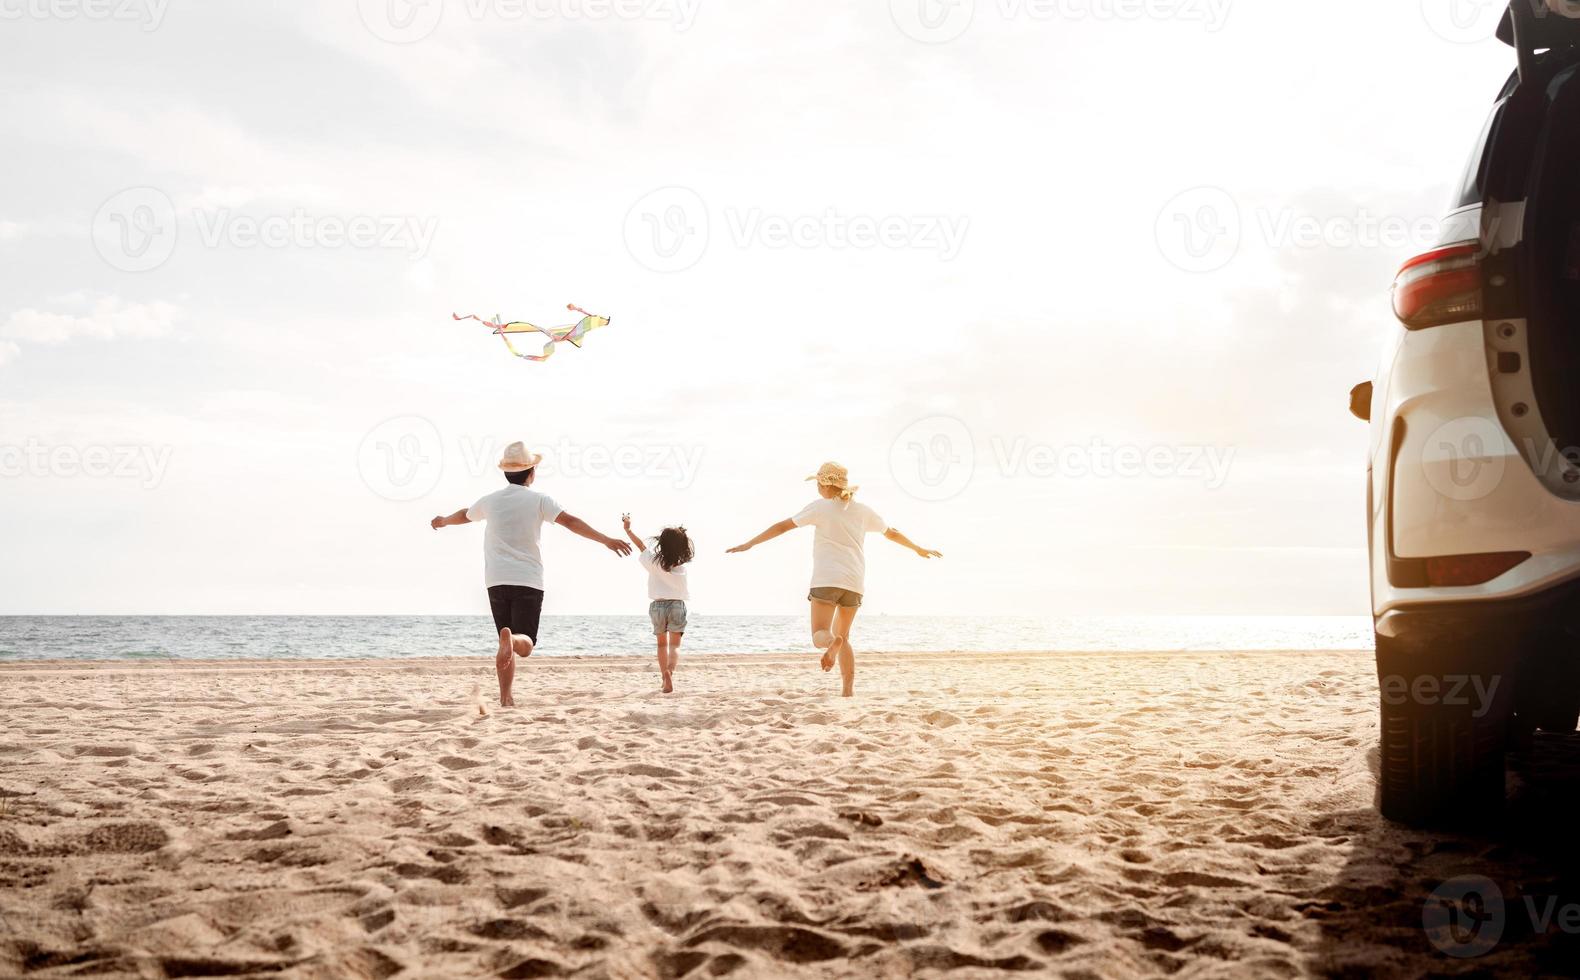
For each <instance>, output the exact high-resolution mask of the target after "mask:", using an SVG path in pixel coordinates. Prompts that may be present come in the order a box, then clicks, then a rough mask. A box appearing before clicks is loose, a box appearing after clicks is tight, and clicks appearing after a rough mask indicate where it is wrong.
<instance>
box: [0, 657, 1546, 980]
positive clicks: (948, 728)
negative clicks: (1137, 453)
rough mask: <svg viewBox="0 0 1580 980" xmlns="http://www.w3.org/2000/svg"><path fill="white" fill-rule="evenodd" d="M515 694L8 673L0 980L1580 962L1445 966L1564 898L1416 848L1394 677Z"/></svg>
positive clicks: (876, 683)
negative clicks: (1387, 731)
mask: <svg viewBox="0 0 1580 980" xmlns="http://www.w3.org/2000/svg"><path fill="white" fill-rule="evenodd" d="M491 666H492V665H491V663H490V662H489V661H488V660H487V659H486V658H479V660H478V661H476V662H457V661H454V660H443V661H399V662H391V661H367V662H289V663H262V662H254V663H244V664H235V663H230V664H201V663H181V664H175V663H141V664H130V663H126V662H115V663H103V664H95V665H87V666H85V665H83V664H80V663H78V664H53V665H50V664H45V665H38V664H30V665H26V666H21V665H17V666H12V667H6V668H0V715H3V717H4V727H3V731H0V792H3V794H4V795H3V799H0V975H6V976H12V975H22V974H29V975H31V974H37V975H79V974H81V975H86V974H92V975H95V976H117V975H124V976H142V977H165V976H169V977H176V976H183V977H184V976H210V975H245V974H251V973H255V974H270V975H276V976H281V975H283V976H300V977H340V976H366V977H388V976H395V975H404V976H435V977H438V976H463V975H488V976H502V977H554V976H570V975H575V976H585V977H606V976H607V977H680V976H692V977H716V976H738V977H782V976H811V977H832V976H877V977H904V976H912V975H928V976H942V975H949V976H961V977H971V976H988V975H996V974H1000V973H1010V972H1032V971H1036V972H1046V973H1050V974H1054V975H1063V976H1067V977H1127V976H1157V975H1163V974H1173V975H1178V976H1192V977H1194V976H1230V975H1259V976H1301V975H1332V974H1346V975H1393V974H1397V975H1408V974H1415V973H1419V972H1422V971H1427V970H1437V971H1443V972H1450V973H1452V972H1456V971H1462V970H1471V969H1494V970H1520V971H1522V972H1524V971H1528V970H1533V969H1540V968H1545V969H1549V970H1552V969H1559V968H1560V966H1559V964H1560V963H1562V962H1565V961H1563V960H1561V959H1556V957H1562V956H1563V955H1564V954H1567V953H1570V952H1572V948H1570V947H1572V940H1573V939H1574V938H1575V937H1574V936H1572V935H1558V936H1554V937H1546V936H1538V937H1535V938H1532V936H1530V935H1529V934H1528V933H1527V934H1519V931H1518V930H1514V929H1511V930H1510V935H1511V937H1512V938H1511V939H1510V940H1509V941H1507V942H1505V943H1504V944H1503V945H1501V946H1500V947H1499V948H1498V949H1496V950H1495V951H1493V952H1492V953H1491V954H1490V955H1488V956H1486V957H1484V958H1482V959H1479V960H1467V961H1461V960H1456V959H1452V958H1448V957H1445V956H1443V955H1442V954H1440V953H1438V952H1437V951H1436V950H1434V948H1433V947H1432V945H1431V943H1430V942H1429V941H1428V939H1427V936H1426V934H1425V932H1424V931H1423V929H1422V924H1421V923H1422V919H1421V910H1422V903H1423V901H1424V900H1425V898H1426V896H1427V895H1428V894H1429V893H1430V892H1431V890H1432V889H1433V888H1434V887H1436V886H1437V885H1438V884H1439V883H1440V882H1442V881H1444V880H1445V879H1449V878H1453V877H1455V876H1457V875H1463V874H1486V875H1489V876H1490V877H1493V878H1495V879H1497V880H1499V881H1500V882H1505V881H1514V882H1518V883H1519V884H1520V885H1521V886H1522V887H1525V888H1533V889H1538V890H1539V886H1540V885H1541V884H1542V883H1543V882H1550V881H1551V879H1552V878H1553V877H1554V874H1555V872H1554V871H1553V870H1552V869H1551V868H1546V869H1545V870H1542V869H1543V864H1542V860H1543V856H1542V855H1540V854H1536V853H1533V847H1532V845H1530V844H1529V842H1528V841H1525V842H1524V843H1515V844H1510V843H1507V842H1500V841H1497V840H1480V841H1478V840H1476V839H1471V838H1459V837H1451V836H1444V835H1439V834H1427V833H1419V832H1412V831H1405V830H1400V829H1396V828H1393V827H1390V826H1389V825H1387V824H1385V823H1384V822H1382V820H1381V819H1380V818H1379V817H1378V816H1377V815H1376V813H1375V811H1374V809H1373V806H1372V793H1373V785H1372V780H1373V777H1372V767H1373V766H1374V765H1375V750H1374V747H1373V743H1374V738H1375V728H1376V719H1375V711H1374V693H1375V683H1376V682H1375V679H1374V676H1373V668H1372V665H1371V659H1370V657H1369V656H1367V655H1366V654H1359V653H1318V652H1311V653H1247V654H1235V655H1223V654H1211V655H1206V654H1167V655H1164V654H1158V655H1148V654H1129V655H1113V654H1104V655H1057V654H1045V655H1027V654H1015V655H1007V654H1006V655H999V656H970V657H961V656H952V655H903V656H902V655H893V656H885V655H881V654H865V655H863V657H862V659H861V674H860V677H859V688H858V690H859V697H858V698H856V699H855V700H854V701H852V702H842V701H841V699H839V698H837V697H835V694H836V687H837V683H836V682H835V681H834V680H832V679H831V678H830V677H828V676H827V675H824V674H822V673H820V672H819V671H817V669H816V668H815V666H814V665H813V660H812V658H810V657H807V658H782V657H721V656H713V657H687V658H683V661H682V665H681V670H680V673H679V675H678V678H677V683H678V684H679V687H680V691H679V693H678V694H676V695H674V696H670V697H664V696H661V695H660V694H659V693H658V690H657V688H658V680H657V669H656V665H654V664H652V663H650V662H648V661H647V660H645V659H640V660H639V659H635V658H633V659H611V658H587V659H547V658H545V659H539V660H534V661H532V662H530V663H528V664H526V665H524V667H523V669H522V671H521V673H520V675H519V678H518V680H517V698H518V700H519V702H520V706H519V707H518V708H516V709H514V710H507V711H502V710H500V709H498V708H495V707H492V706H491V703H490V699H489V696H490V694H491V691H492V688H491V685H492V669H491ZM474 691H480V692H481V696H480V697H479V696H478V695H477V694H475V693H474ZM480 705H489V706H488V707H487V713H486V714H483V713H480V710H479V708H480ZM1546 859H1547V860H1550V859H1551V855H1547V856H1546ZM1554 887H1557V886H1554ZM1511 901H1512V899H1511ZM1566 943H1568V945H1566Z"/></svg>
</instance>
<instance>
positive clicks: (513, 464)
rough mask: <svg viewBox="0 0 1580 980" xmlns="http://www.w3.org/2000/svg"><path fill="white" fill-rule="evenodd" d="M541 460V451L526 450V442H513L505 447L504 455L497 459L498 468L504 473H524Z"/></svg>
mask: <svg viewBox="0 0 1580 980" xmlns="http://www.w3.org/2000/svg"><path fill="white" fill-rule="evenodd" d="M541 462H543V456H542V454H541V453H529V452H527V444H526V443H524V442H513V443H511V444H510V445H508V446H506V447H505V455H504V456H503V457H502V458H501V459H500V460H499V468H500V469H502V470H504V471H505V472H506V473H525V472H526V471H527V470H530V469H533V468H535V467H536V466H537V465H538V464H539V463H541Z"/></svg>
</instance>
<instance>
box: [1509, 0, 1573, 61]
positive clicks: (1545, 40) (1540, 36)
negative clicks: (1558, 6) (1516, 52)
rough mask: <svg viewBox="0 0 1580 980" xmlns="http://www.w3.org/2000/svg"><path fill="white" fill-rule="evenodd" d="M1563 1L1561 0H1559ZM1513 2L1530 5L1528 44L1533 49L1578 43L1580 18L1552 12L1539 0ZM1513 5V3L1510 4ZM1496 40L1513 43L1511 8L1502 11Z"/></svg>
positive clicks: (1560, 46)
mask: <svg viewBox="0 0 1580 980" xmlns="http://www.w3.org/2000/svg"><path fill="white" fill-rule="evenodd" d="M1560 2H1563V0H1560ZM1514 3H1528V4H1530V5H1531V8H1532V12H1533V13H1534V15H1535V16H1534V17H1532V19H1531V37H1530V42H1529V43H1530V45H1531V48H1532V49H1533V50H1537V51H1539V50H1541V49H1542V48H1567V47H1569V46H1571V45H1574V44H1576V43H1580V20H1576V19H1574V18H1571V17H1565V16H1563V15H1562V14H1558V13H1554V12H1553V10H1552V9H1551V7H1550V6H1549V5H1548V4H1544V3H1542V2H1541V0H1514ZM1510 7H1511V8H1512V7H1513V4H1510ZM1498 40H1500V41H1502V42H1503V43H1504V44H1507V45H1509V46H1511V47H1512V46H1513V45H1514V12H1513V10H1512V9H1510V10H1505V11H1504V12H1503V20H1502V21H1500V22H1499V24H1498Z"/></svg>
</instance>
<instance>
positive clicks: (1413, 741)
mask: <svg viewBox="0 0 1580 980" xmlns="http://www.w3.org/2000/svg"><path fill="white" fill-rule="evenodd" d="M1478 659H1479V658H1477V657H1475V656H1474V655H1472V654H1468V653H1466V652H1464V651H1456V650H1451V649H1441V648H1438V649H1429V650H1423V649H1419V648H1415V649H1405V648H1404V645H1403V644H1401V643H1399V642H1398V641H1396V640H1392V639H1389V638H1387V637H1383V636H1379V637H1378V638H1377V676H1378V682H1379V687H1380V691H1379V702H1380V704H1381V708H1382V753H1381V759H1380V764H1379V767H1378V774H1377V781H1378V806H1379V808H1380V809H1381V810H1382V814H1383V816H1385V817H1387V818H1388V819H1389V820H1394V821H1398V822H1401V823H1406V824H1411V825H1415V826H1420V825H1427V824H1467V823H1482V822H1485V821H1486V820H1487V819H1489V818H1494V817H1495V816H1496V815H1497V814H1498V813H1499V812H1500V811H1501V810H1502V807H1503V801H1504V755H1505V752H1506V751H1507V749H1508V740H1509V719H1510V710H1509V703H1510V700H1511V699H1510V694H1511V689H1512V687H1513V684H1512V683H1509V681H1511V678H1509V677H1507V676H1505V675H1504V674H1503V673H1502V672H1501V669H1500V668H1499V667H1498V663H1499V661H1498V659H1497V658H1489V659H1488V660H1484V661H1482V662H1481V663H1479V664H1478V663H1477V660H1478ZM1489 661H1490V662H1489ZM1470 677H1477V678H1480V679H1481V681H1482V686H1481V687H1480V688H1479V690H1481V691H1485V690H1488V689H1489V687H1490V686H1491V685H1492V684H1493V683H1494V682H1496V684H1497V686H1496V687H1495V688H1491V690H1492V691H1493V692H1495V693H1494V696H1493V697H1491V698H1485V699H1478V698H1477V697H1476V696H1475V692H1476V691H1477V690H1478V688H1476V687H1474V686H1472V685H1471V684H1470V683H1469V682H1468V681H1467V682H1464V683H1465V686H1464V687H1463V688H1462V689H1461V691H1460V693H1461V694H1462V695H1463V697H1449V696H1447V695H1444V694H1442V693H1441V692H1446V691H1452V690H1453V689H1454V687H1455V684H1456V683H1459V682H1458V679H1459V678H1470ZM1421 690H1425V691H1434V690H1435V691H1438V692H1440V693H1439V696H1437V697H1435V698H1434V697H1426V698H1420V697H1416V696H1413V695H1406V696H1402V697H1401V696H1400V692H1401V691H1405V692H1416V691H1421ZM1483 700H1487V701H1491V702H1492V703H1487V704H1484V703H1481V702H1482V701H1483ZM1462 702H1463V703H1462Z"/></svg>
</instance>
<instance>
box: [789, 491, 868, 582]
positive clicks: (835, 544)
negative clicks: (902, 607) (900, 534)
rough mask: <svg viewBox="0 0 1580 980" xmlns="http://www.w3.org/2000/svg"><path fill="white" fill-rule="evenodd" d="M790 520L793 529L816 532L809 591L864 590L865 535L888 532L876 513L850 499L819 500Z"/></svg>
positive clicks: (813, 543) (865, 573)
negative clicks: (814, 529)
mask: <svg viewBox="0 0 1580 980" xmlns="http://www.w3.org/2000/svg"><path fill="white" fill-rule="evenodd" d="M791 520H793V521H795V525H796V527H808V526H811V527H813V528H816V529H817V537H816V538H815V539H813V541H812V588H814V589H845V590H847V591H849V592H864V591H866V579H867V558H866V552H865V543H866V536H867V535H869V534H881V533H882V532H884V531H887V530H888V529H889V525H887V524H885V523H884V522H883V518H881V517H879V516H878V512H877V511H875V510H873V509H872V508H871V507H868V506H867V505H866V504H860V503H857V502H856V501H854V500H852V501H851V502H849V503H846V502H844V501H842V500H830V499H828V498H821V499H818V500H815V501H813V502H812V503H810V504H807V506H806V509H805V510H803V511H802V512H801V513H799V514H797V515H796V516H795V517H793V518H791Z"/></svg>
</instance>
